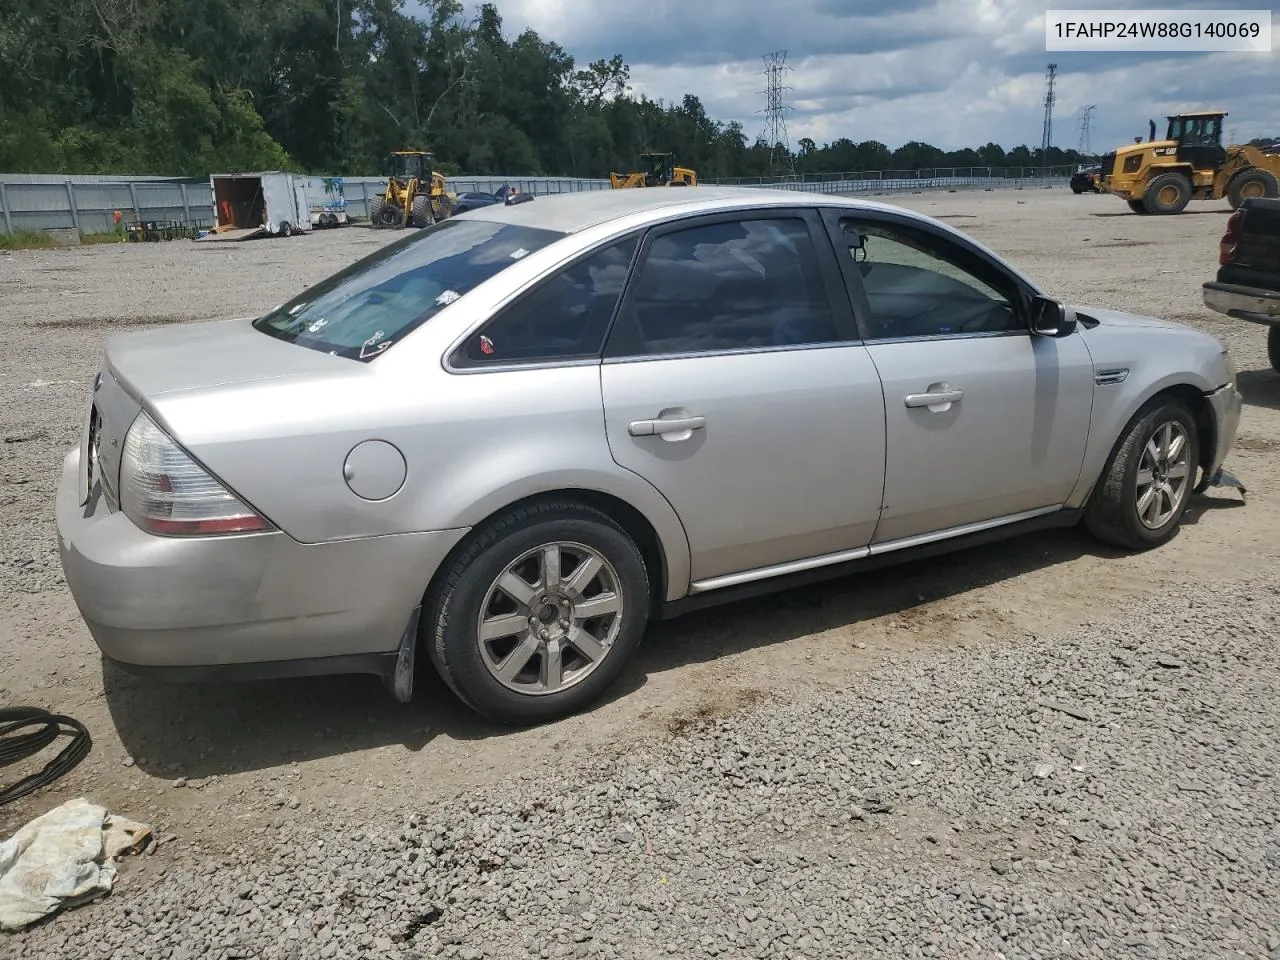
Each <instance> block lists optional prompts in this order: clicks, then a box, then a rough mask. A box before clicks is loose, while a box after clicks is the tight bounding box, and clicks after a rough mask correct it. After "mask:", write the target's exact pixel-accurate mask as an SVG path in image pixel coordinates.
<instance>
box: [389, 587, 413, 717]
mask: <svg viewBox="0 0 1280 960" xmlns="http://www.w3.org/2000/svg"><path fill="white" fill-rule="evenodd" d="M421 617H422V606H421V604H419V605H418V606H416V607H414V608H413V613H412V614H410V615H409V624H408V626H406V627H405V629H404V634H403V636H401V637H400V649H399V650H398V651H397V652H396V662H395V666H394V667H392V668H391V672H390V673H386V674H383V677H382V682H383V683H384V684H385V685H386V688H387V689H388V690H389V691H391V695H392V696H393V697H395V698H396V699H397V700H399V701H400V702H401V703H408V702H409V701H410V700H411V699H413V670H414V655H415V654H416V653H417V650H418V620H419V619H420V618H421Z"/></svg>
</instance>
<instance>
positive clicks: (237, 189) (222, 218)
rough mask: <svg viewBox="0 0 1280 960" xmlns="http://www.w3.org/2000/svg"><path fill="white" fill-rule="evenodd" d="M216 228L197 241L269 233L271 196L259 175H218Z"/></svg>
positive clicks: (212, 181) (215, 183)
mask: <svg viewBox="0 0 1280 960" xmlns="http://www.w3.org/2000/svg"><path fill="white" fill-rule="evenodd" d="M209 187H210V189H211V190H212V192H213V229H212V230H210V231H209V232H208V233H206V234H205V235H204V236H203V237H200V238H199V240H197V241H196V242H197V243H202V242H207V241H211V240H248V239H249V238H250V237H257V236H261V235H262V234H264V233H266V232H267V198H266V194H265V192H264V190H263V178H262V177H261V176H259V175H257V174H247V173H227V174H214V175H213V176H211V177H210V178H209Z"/></svg>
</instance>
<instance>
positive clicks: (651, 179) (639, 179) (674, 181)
mask: <svg viewBox="0 0 1280 960" xmlns="http://www.w3.org/2000/svg"><path fill="white" fill-rule="evenodd" d="M640 163H641V164H642V165H643V166H644V167H645V169H644V170H643V171H641V172H639V173H611V174H609V182H610V183H611V184H612V185H613V189H615V190H622V189H626V188H630V187H696V186H697V185H698V175H697V174H696V173H694V172H693V171H692V170H690V169H689V168H688V167H677V166H676V162H675V157H674V156H673V155H672V154H670V153H642V154H640Z"/></svg>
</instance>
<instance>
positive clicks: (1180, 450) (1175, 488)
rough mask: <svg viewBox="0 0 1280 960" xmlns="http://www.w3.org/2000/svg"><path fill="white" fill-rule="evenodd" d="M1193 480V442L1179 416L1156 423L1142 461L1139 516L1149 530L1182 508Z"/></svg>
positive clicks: (1138, 477) (1139, 475) (1161, 523)
mask: <svg viewBox="0 0 1280 960" xmlns="http://www.w3.org/2000/svg"><path fill="white" fill-rule="evenodd" d="M1190 483H1191V442H1190V437H1188V435H1187V428H1186V427H1185V426H1183V425H1182V424H1181V423H1179V422H1178V421H1177V420H1166V421H1165V422H1164V423H1162V424H1160V426H1158V427H1156V429H1155V431H1154V432H1153V433H1152V434H1151V438H1150V439H1149V440H1148V441H1147V443H1146V445H1145V446H1144V447H1143V448H1142V459H1141V460H1140V461H1139V462H1138V476H1137V486H1138V489H1137V499H1136V503H1135V506H1136V508H1137V511H1138V519H1139V520H1141V521H1142V525H1143V526H1144V527H1146V528H1147V529H1148V530H1158V529H1160V528H1161V527H1163V526H1164V525H1165V524H1166V523H1168V522H1169V520H1170V519H1171V518H1172V517H1173V516H1174V515H1175V514H1176V513H1177V512H1178V509H1179V508H1180V507H1181V506H1182V502H1183V500H1185V499H1186V496H1187V491H1188V490H1189V489H1190Z"/></svg>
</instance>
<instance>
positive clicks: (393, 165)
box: [369, 150, 457, 227]
mask: <svg viewBox="0 0 1280 960" xmlns="http://www.w3.org/2000/svg"><path fill="white" fill-rule="evenodd" d="M433 159H434V157H433V156H432V155H431V154H429V153H426V152H424V151H421V150H397V151H395V152H394V153H392V154H391V155H390V156H389V157H387V161H386V165H387V187H386V189H385V190H384V191H383V192H382V195H381V196H377V197H371V198H370V199H369V222H370V223H371V224H373V226H375V227H429V226H430V225H431V224H433V223H436V222H437V221H439V220H444V219H446V218H448V217H449V215H450V214H452V213H453V204H454V202H455V201H456V200H457V197H455V196H454V195H453V194H451V193H449V189H448V184H447V183H446V182H445V178H444V174H442V173H438V172H436V171H435V170H432V169H431V162H432V160H433Z"/></svg>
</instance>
